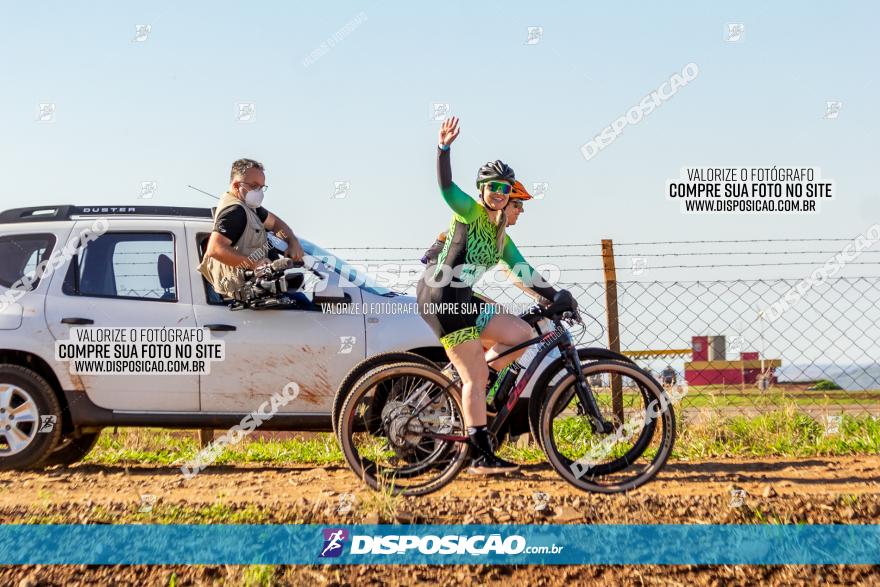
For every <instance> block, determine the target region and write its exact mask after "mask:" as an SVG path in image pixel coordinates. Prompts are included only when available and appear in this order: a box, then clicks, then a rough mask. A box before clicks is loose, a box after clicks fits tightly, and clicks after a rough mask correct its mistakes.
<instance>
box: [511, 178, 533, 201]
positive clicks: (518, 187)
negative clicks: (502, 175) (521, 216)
mask: <svg viewBox="0 0 880 587" xmlns="http://www.w3.org/2000/svg"><path fill="white" fill-rule="evenodd" d="M510 199H511V200H531V199H532V194H530V193H529V192H527V191H526V188H525V187H524V186H523V184H522V183H521V182H520V181H519V180H516V181H515V182H513V190H511V192H510Z"/></svg>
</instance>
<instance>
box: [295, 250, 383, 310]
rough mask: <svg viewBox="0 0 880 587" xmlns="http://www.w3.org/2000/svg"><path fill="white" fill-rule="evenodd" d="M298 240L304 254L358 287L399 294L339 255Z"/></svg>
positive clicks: (380, 292) (374, 291)
mask: <svg viewBox="0 0 880 587" xmlns="http://www.w3.org/2000/svg"><path fill="white" fill-rule="evenodd" d="M299 242H300V244H301V245H302V248H303V250H304V251H305V252H306V254H308V255H311V256H312V257H316V258H318V259H320V260H321V261H322V262H323V263H324V265H325V266H326V267H327V268H328V269H331V270H332V271H333V272H334V273H337V274H339V275H340V276H342V277H344V278H345V279H347V280H348V281H350V282H352V283H354V284H356V285H357V286H358V287H360V288H362V289H365V290H367V291H368V292H370V293H374V294H376V295H379V296H388V297H390V296H396V295H400V294H399V293H398V292H395V291H394V290H392V289H389V288H387V287H385V286H382V285H380V284H379V282H378V281H376V278H375V277H373V276H372V275H370V274H369V273H367V272H365V271H359V270H357V269H355V268H354V267H353V266H352V265H350V264H349V263H348V261H346V260H345V259H342V258H341V257H339V255H335V254H333V253H331V252H329V251H327V250H325V249H323V248H321V247H319V246H318V245H316V244H315V243H313V242H311V241H308V240H306V239H304V238H300V239H299Z"/></svg>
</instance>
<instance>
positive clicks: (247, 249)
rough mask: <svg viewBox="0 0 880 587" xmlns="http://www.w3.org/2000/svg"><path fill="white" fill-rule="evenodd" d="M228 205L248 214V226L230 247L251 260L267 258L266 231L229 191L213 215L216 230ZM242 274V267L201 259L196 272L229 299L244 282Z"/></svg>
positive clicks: (252, 212) (247, 207) (255, 214)
mask: <svg viewBox="0 0 880 587" xmlns="http://www.w3.org/2000/svg"><path fill="white" fill-rule="evenodd" d="M230 206H241V207H242V208H244V212H245V214H246V215H247V227H246V228H245V229H244V233H243V234H242V235H241V238H239V239H238V242H237V243H235V245H234V246H233V247H232V248H233V249H234V250H235V251H236V252H238V253H240V254H242V255H244V256H245V257H249V258H250V259H251V260H253V261H257V260H259V259H262V258H263V257H265V256H266V252H267V246H266V242H267V237H266V228H265V227H264V226H263V223H262V222H261V221H260V217H259V216H257V213H256V212H255V211H254V210H253V209H252V208H250V207H249V206H246V205H245V204H244V202H242V201H241V200H239V199H238V198H236V197H235V195H233V194H231V193H229V192H226V193H225V194H223V197H222V198H220V203H219V204H218V205H217V210H216V212H214V222H215V228H216V222H217V218H219V217H220V213H221V212H222V211H223V210H225V209H226V208H229V207H230ZM244 271H245V268H244V267H232V266H231V265H224V264H223V263H220V262H219V261H217V260H215V259H211V258H209V257H205V258H204V259H202V263H201V264H200V265H199V273H201V274H202V275H204V276H205V279H207V280H208V281H209V282H210V283H211V285H213V286H214V290H215V291H216V292H217V293H219V294H220V295H223V296H226V297H232V292H234V291H236V290H237V289H238V288H239V287H241V285H242V283H244Z"/></svg>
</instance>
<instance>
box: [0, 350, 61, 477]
mask: <svg viewBox="0 0 880 587" xmlns="http://www.w3.org/2000/svg"><path fill="white" fill-rule="evenodd" d="M23 406H24V407H23ZM15 416H18V417H19V419H18V421H16V420H15ZM46 416H54V423H52V425H51V428H50V429H45V428H44V429H43V430H42V431H40V425H41V423H42V421H43V418H44V417H46ZM60 438H61V406H60V404H59V403H58V397H57V396H56V395H55V390H53V389H52V386H51V385H49V383H48V382H47V381H46V380H45V379H43V377H41V376H40V375H39V374H38V373H36V372H34V371H31V370H30V369H27V368H25V367H22V366H20V365H13V364H9V363H3V364H0V470H9V469H33V468H37V467H40V466H41V465H42V464H43V463H44V462H45V461H46V459H47V458H48V457H49V456H50V455H51V454H52V451H53V450H55V448H56V447H57V446H58V441H59V439H60Z"/></svg>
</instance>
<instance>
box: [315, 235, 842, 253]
mask: <svg viewBox="0 0 880 587" xmlns="http://www.w3.org/2000/svg"><path fill="white" fill-rule="evenodd" d="M852 240H854V239H852V238H763V239H727V240H691V241H633V242H617V241H614V246H633V245H689V244H711V243H725V244H732V243H737V244H738V243H791V242H802V243H808V242H850V241H852ZM517 246H518V247H519V248H521V249H529V248H531V249H539V248H541V249H561V248H567V247H571V248H574V247H600V246H602V243H574V244H551V245H517ZM327 248H328V249H338V250H344V251H346V250H365V251H371V250H372V251H395V250H397V251H403V250H419V249H421V250H424V249H426V248H427V247H426V246H425V245H421V246H417V247H400V246H394V247H388V246H386V247H369V246H368V247H365V246H363V245H358V246H354V247H327ZM836 252H839V251H836Z"/></svg>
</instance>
